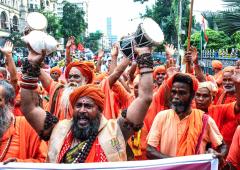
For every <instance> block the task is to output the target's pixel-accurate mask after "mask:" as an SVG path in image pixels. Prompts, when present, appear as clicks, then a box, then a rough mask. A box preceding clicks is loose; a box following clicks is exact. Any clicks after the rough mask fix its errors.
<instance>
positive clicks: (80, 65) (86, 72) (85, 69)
mask: <svg viewBox="0 0 240 170" xmlns="http://www.w3.org/2000/svg"><path fill="white" fill-rule="evenodd" d="M73 67H76V68H77V69H78V70H79V71H80V72H81V73H82V75H83V76H84V77H86V78H87V80H88V82H87V83H88V84H90V83H92V81H93V78H94V74H93V72H92V71H91V68H90V67H89V66H88V65H87V64H86V63H84V62H79V61H75V62H71V63H70V64H69V65H68V66H67V68H66V70H65V78H66V79H68V76H69V72H70V70H71V68H73Z"/></svg>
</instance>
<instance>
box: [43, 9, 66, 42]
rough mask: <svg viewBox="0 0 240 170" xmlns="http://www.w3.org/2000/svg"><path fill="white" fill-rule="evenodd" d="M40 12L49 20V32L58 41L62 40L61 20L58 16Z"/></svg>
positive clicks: (48, 12)
mask: <svg viewBox="0 0 240 170" xmlns="http://www.w3.org/2000/svg"><path fill="white" fill-rule="evenodd" d="M39 12H41V13H42V14H43V15H44V16H45V17H46V18H47V21H48V26H47V32H48V33H49V34H50V35H52V36H53V37H55V38H56V39H59V38H61V37H62V34H61V32H60V30H61V25H60V20H59V18H58V17H57V16H56V14H54V13H52V12H50V11H43V10H41V11H39Z"/></svg>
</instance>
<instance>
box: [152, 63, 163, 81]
mask: <svg viewBox="0 0 240 170" xmlns="http://www.w3.org/2000/svg"><path fill="white" fill-rule="evenodd" d="M158 73H166V68H165V66H163V65H161V66H158V67H156V68H155V69H154V72H153V78H154V79H155V78H156V76H157V74H158Z"/></svg>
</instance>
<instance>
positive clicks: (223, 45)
mask: <svg viewBox="0 0 240 170" xmlns="http://www.w3.org/2000/svg"><path fill="white" fill-rule="evenodd" d="M206 34H207V36H208V44H207V46H206V48H207V49H214V50H218V49H231V48H234V44H233V43H232V40H231V38H230V37H229V36H228V35H227V34H225V33H224V32H223V31H214V30H211V29H207V30H206ZM200 35H201V33H200V31H199V32H195V33H194V34H193V35H192V36H191V45H192V46H195V47H198V49H199V50H200ZM185 46H187V41H186V42H185Z"/></svg>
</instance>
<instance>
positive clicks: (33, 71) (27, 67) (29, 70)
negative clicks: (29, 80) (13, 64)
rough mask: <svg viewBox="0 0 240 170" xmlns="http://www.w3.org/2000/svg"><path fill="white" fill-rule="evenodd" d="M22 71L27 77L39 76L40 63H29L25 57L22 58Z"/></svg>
mask: <svg viewBox="0 0 240 170" xmlns="http://www.w3.org/2000/svg"><path fill="white" fill-rule="evenodd" d="M22 73H23V74H26V75H27V76H29V77H39V76H40V65H34V66H33V65H31V64H30V63H29V61H28V59H27V58H25V59H24V60H23V63H22Z"/></svg>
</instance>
